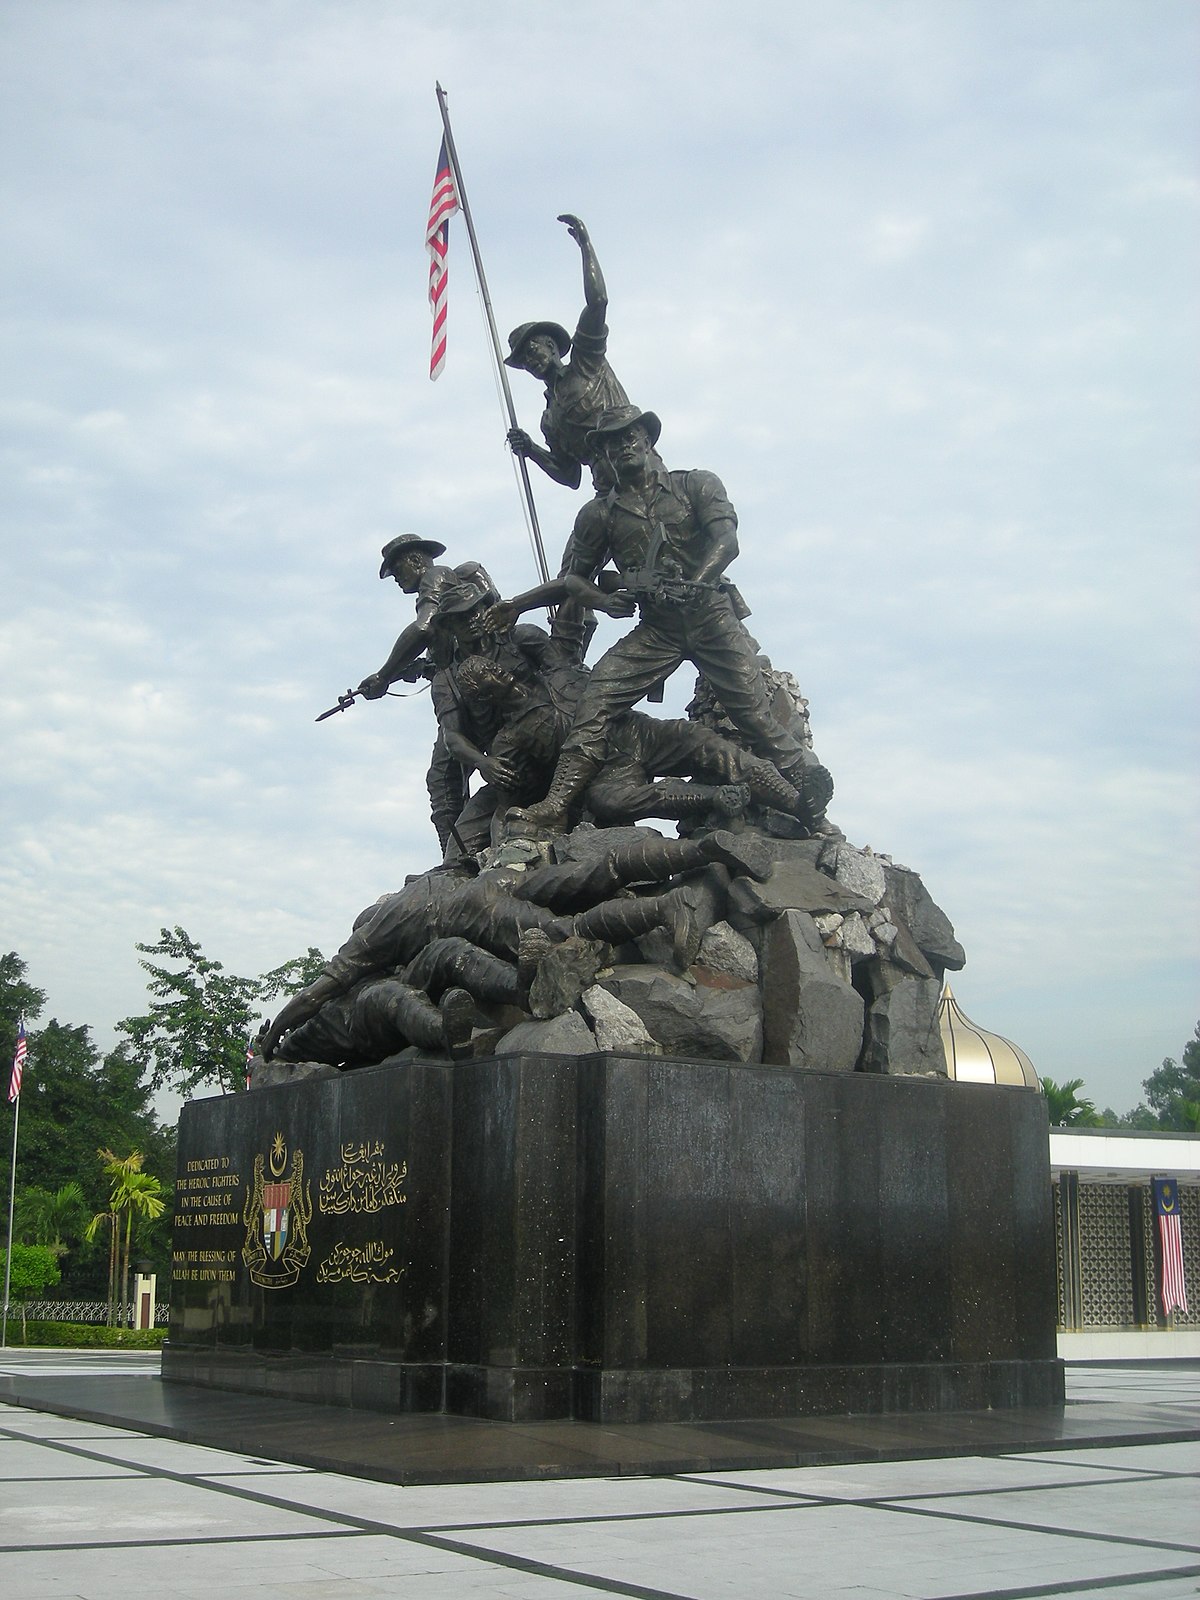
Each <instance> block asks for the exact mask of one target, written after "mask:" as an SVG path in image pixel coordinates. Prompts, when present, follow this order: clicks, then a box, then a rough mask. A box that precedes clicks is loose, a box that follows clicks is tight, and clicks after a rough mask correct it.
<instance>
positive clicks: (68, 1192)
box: [13, 1182, 87, 1260]
mask: <svg viewBox="0 0 1200 1600" xmlns="http://www.w3.org/2000/svg"><path fill="white" fill-rule="evenodd" d="M86 1226H87V1201H86V1200H85V1199H84V1198H83V1189H82V1188H81V1187H80V1185H79V1184H78V1183H75V1182H71V1183H64V1184H63V1185H62V1187H61V1188H60V1189H56V1190H55V1191H54V1192H53V1193H52V1192H51V1191H50V1190H49V1189H42V1188H40V1187H39V1186H38V1185H36V1184H33V1185H30V1186H29V1187H28V1188H25V1189H21V1190H20V1191H19V1192H18V1193H17V1195H16V1198H15V1203H14V1206H13V1232H14V1236H15V1237H16V1238H18V1239H19V1240H20V1241H21V1242H22V1243H23V1244H45V1245H49V1246H50V1248H51V1250H53V1251H54V1255H55V1259H56V1260H57V1259H58V1258H59V1257H61V1256H63V1255H65V1254H66V1252H67V1248H68V1246H67V1239H68V1238H70V1239H73V1240H75V1239H79V1238H81V1237H82V1235H83V1231H84V1228H85V1227H86Z"/></svg>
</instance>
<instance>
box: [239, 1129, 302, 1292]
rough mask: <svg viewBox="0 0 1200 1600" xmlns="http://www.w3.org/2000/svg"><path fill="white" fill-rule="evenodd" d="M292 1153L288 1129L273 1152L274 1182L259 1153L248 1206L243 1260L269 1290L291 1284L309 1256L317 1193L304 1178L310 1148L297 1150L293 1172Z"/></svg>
mask: <svg viewBox="0 0 1200 1600" xmlns="http://www.w3.org/2000/svg"><path fill="white" fill-rule="evenodd" d="M287 1158H288V1147H287V1144H286V1143H285V1141H284V1137H283V1134H282V1133H277V1134H276V1135H275V1138H274V1139H273V1141H272V1143H271V1149H270V1153H269V1156H268V1157H267V1159H268V1160H269V1161H270V1166H271V1175H270V1181H268V1179H267V1174H266V1163H265V1161H264V1158H263V1157H262V1156H261V1155H257V1156H255V1158H254V1183H253V1185H252V1187H251V1190H250V1193H249V1194H248V1195H247V1196H246V1204H245V1206H244V1207H243V1210H242V1221H243V1222H244V1223H245V1224H246V1240H245V1243H244V1244H243V1245H242V1260H243V1261H244V1262H245V1263H246V1266H247V1267H248V1268H249V1270H250V1281H251V1283H257V1284H258V1285H259V1287H260V1288H263V1289H287V1288H289V1287H290V1286H291V1285H292V1284H293V1283H295V1282H296V1280H297V1278H298V1277H299V1276H300V1270H301V1268H302V1267H303V1266H304V1264H305V1262H306V1261H307V1260H308V1257H309V1244H308V1224H309V1221H310V1219H311V1217H312V1194H311V1191H310V1188H309V1185H308V1184H307V1183H306V1182H305V1178H304V1153H303V1151H301V1150H296V1151H294V1152H293V1154H292V1170H291V1172H290V1173H289V1172H287ZM285 1173H287V1175H286V1177H285V1175H284V1174H285Z"/></svg>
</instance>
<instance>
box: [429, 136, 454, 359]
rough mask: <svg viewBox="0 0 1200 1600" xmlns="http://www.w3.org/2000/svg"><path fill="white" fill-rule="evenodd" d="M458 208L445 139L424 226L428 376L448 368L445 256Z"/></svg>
mask: <svg viewBox="0 0 1200 1600" xmlns="http://www.w3.org/2000/svg"><path fill="white" fill-rule="evenodd" d="M458 209H459V200H458V185H457V184H456V183H455V181H454V170H453V168H452V167H451V165H450V153H449V151H448V150H447V149H446V140H445V136H443V138H442V149H441V154H440V155H439V156H438V166H437V177H436V178H434V180H433V194H432V196H431V197H430V201H429V221H428V222H427V223H426V224H425V248H426V249H427V250H428V251H429V307H430V310H431V311H432V312H433V343H432V345H431V346H430V350H429V376H430V377H431V378H436V377H438V376H439V375H440V374H441V370H442V368H443V367H444V366H445V365H446V280H447V272H446V254H447V251H448V249H449V245H450V218H451V217H452V216H453V215H454V213H455V212H456V211H457V210H458Z"/></svg>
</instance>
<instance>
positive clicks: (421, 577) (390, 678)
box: [355, 533, 497, 850]
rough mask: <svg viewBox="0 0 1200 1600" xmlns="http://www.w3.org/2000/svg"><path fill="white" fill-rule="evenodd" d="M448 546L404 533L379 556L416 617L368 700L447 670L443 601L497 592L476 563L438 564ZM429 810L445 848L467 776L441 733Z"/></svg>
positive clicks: (372, 680)
mask: <svg viewBox="0 0 1200 1600" xmlns="http://www.w3.org/2000/svg"><path fill="white" fill-rule="evenodd" d="M445 551H446V546H445V545H444V544H440V543H439V542H438V541H437V540H436V539H422V538H421V537H420V535H419V534H415V533H402V534H400V535H399V536H398V537H397V538H395V539H389V540H388V542H387V544H385V545H384V547H383V549H382V551H381V552H380V554H381V556H382V557H383V559H382V561H381V563H380V567H379V576H380V577H381V578H384V579H387V578H390V579H392V580H393V581H394V582H395V583H397V584H398V585H399V587H400V588H401V589H402V590H403V591H404V593H405V594H413V595H416V597H417V600H416V607H417V614H416V617H415V618H414V619H413V621H412V622H410V623H409V624H408V626H407V627H406V628H405V629H404V630H403V632H402V633H401V634H400V637H399V638H398V639H397V640H396V642H395V644H394V645H393V646H392V649H391V652H390V654H389V655H388V658H387V660H386V661H385V662H384V664H383V665H382V666H381V667H380V668H379V669H378V671H377V672H371V673H368V674H367V676H366V677H365V678H364V679H363V680H362V682H361V683H360V684H359V686H358V689H357V690H356V691H355V692H356V693H358V694H361V695H362V696H363V697H364V698H365V699H367V700H378V699H381V698H382V696H383V695H385V694H386V693H387V691H388V687H389V685H390V684H393V683H397V682H400V681H406V682H409V683H411V682H414V681H415V680H416V678H417V677H419V676H421V675H422V674H423V673H424V675H429V673H430V672H431V671H434V670H436V669H437V668H439V667H443V666H445V665H446V664H447V663H448V662H449V660H450V658H451V655H452V653H453V640H452V638H451V637H450V635H449V633H448V631H447V629H446V627H445V625H444V620H443V616H442V601H443V598H444V597H445V596H446V595H448V594H453V593H457V592H459V591H460V590H461V589H462V587H463V585H464V584H468V583H469V584H474V585H475V586H476V587H477V589H478V591H479V593H480V595H484V594H491V595H495V594H496V593H497V591H496V588H495V585H494V584H493V583H492V580H491V578H490V577H489V576H488V573H487V570H486V568H484V567H483V566H481V564H480V563H479V562H478V561H464V562H461V563H460V564H459V565H458V566H456V567H443V566H438V565H437V563H436V557H438V556H440V555H444V554H445ZM425 785H426V788H427V789H428V791H429V809H430V816H431V819H432V821H433V826H434V829H435V831H436V833H437V836H438V843H439V845H440V846H441V848H442V849H443V850H445V849H446V847H447V845H448V843H449V842H450V839H451V837H452V833H453V827H454V820H455V818H456V817H457V816H458V814H459V812H460V811H461V810H462V808H463V806H464V805H465V804H466V799H467V774H466V773H465V772H464V771H463V769H462V766H461V764H460V763H459V762H458V761H457V760H456V758H455V757H454V756H453V755H452V754H451V752H450V751H449V750H448V749H447V746H446V741H445V738H444V737H443V735H442V732H441V730H440V729H439V732H438V737H437V739H436V741H435V742H434V746H433V752H432V754H431V756H430V762H429V771H428V772H427V773H426V776H425Z"/></svg>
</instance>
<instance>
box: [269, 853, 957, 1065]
mask: <svg viewBox="0 0 1200 1600" xmlns="http://www.w3.org/2000/svg"><path fill="white" fill-rule="evenodd" d="M706 838H709V839H710V840H711V839H716V840H717V841H720V840H726V841H729V839H730V838H731V836H730V835H727V834H715V835H713V834H709V835H706V834H704V833H703V832H702V833H699V834H697V835H696V836H695V838H694V841H693V842H694V843H695V842H697V841H698V842H699V845H700V849H701V850H702V851H703V850H705V849H707V850H708V851H709V854H710V856H711V857H712V861H710V862H708V863H698V864H693V870H691V871H685V872H683V873H678V874H674V875H672V876H670V877H666V878H663V879H661V880H657V881H646V879H645V877H644V875H643V876H642V877H640V878H639V877H638V875H637V873H636V872H634V874H633V880H634V881H632V882H630V883H627V884H626V885H625V886H624V887H622V888H621V889H619V890H618V891H616V894H617V898H615V899H613V900H609V901H606V902H605V904H604V905H603V906H600V907H597V908H596V910H595V911H591V912H588V913H587V915H586V916H584V917H580V916H576V917H575V918H574V919H573V921H569V919H564V918H559V919H558V921H559V922H561V923H563V924H564V926H563V927H558V926H550V927H549V930H548V931H547V930H546V929H542V928H532V929H530V930H527V931H526V932H524V933H522V934H520V936H519V939H518V940H517V943H516V947H515V949H514V950H512V951H511V952H509V955H510V960H509V962H508V964H507V967H506V970H508V971H509V972H510V973H511V984H510V991H511V992H508V993H507V995H506V998H505V1000H504V1001H503V1002H498V1001H496V1000H495V999H494V998H491V999H489V998H487V994H492V995H494V994H495V992H496V991H495V989H494V988H493V989H491V990H488V991H487V993H486V994H480V993H478V992H477V993H476V994H474V995H473V997H472V998H473V1002H474V1004H473V1007H472V1006H470V1005H468V1007H467V1010H468V1013H469V1015H468V1017H467V1019H466V1022H465V1025H464V1020H463V1015H462V1003H463V1002H464V1001H465V997H464V996H462V995H461V994H460V993H459V992H458V991H455V992H454V993H455V995H456V996H457V998H458V1000H459V1002H460V1004H459V1010H458V1012H457V1017H458V1026H457V1031H456V1033H455V1036H454V1037H453V1039H452V1040H449V1039H446V1040H435V1043H434V1045H433V1047H432V1048H431V1046H430V1044H429V1042H428V1040H426V1042H424V1043H410V1042H409V1040H408V1038H407V1037H406V1035H405V1033H404V1032H403V1027H404V1023H403V1020H399V1021H398V1022H397V1024H396V1026H395V1028H394V1029H393V1030H392V1031H391V1032H390V1033H389V1032H388V1029H387V1028H386V1026H385V1027H384V1028H383V1029H382V1031H381V1029H380V1026H379V1024H378V1019H376V1020H375V1025H374V1027H373V1030H372V1031H370V1032H369V1033H368V1034H367V1035H365V1036H360V1037H358V1039H357V1041H356V1050H351V1048H350V1047H349V1045H348V1044H347V1043H346V1042H345V1041H344V1039H343V1035H342V1033H341V1032H338V1033H337V1034H336V1035H335V1037H334V1043H333V1045H332V1047H330V1048H326V1049H324V1050H323V1051H322V1052H321V1053H322V1054H323V1056H324V1059H321V1060H314V1059H310V1058H306V1056H305V1041H306V1040H307V1039H309V1038H311V1037H312V1029H311V1028H310V1029H309V1030H308V1032H304V1031H301V1032H297V1033H294V1034H293V1035H292V1036H291V1042H292V1043H293V1046H294V1047H293V1048H292V1049H291V1050H290V1051H289V1049H288V1048H287V1046H288V1043H289V1041H288V1040H286V1039H285V1044H284V1049H283V1052H282V1055H281V1056H277V1057H276V1058H275V1059H272V1060H270V1061H264V1060H263V1059H262V1057H261V1056H257V1057H255V1058H254V1060H253V1061H252V1063H251V1087H253V1088H266V1087H271V1086H273V1085H276V1084H281V1083H288V1082H299V1081H302V1080H305V1079H308V1078H312V1077H322V1076H327V1075H330V1074H333V1073H335V1072H337V1071H339V1070H343V1069H344V1068H346V1067H347V1066H363V1065H374V1064H377V1063H379V1062H380V1061H395V1062H399V1061H404V1060H409V1059H413V1058H417V1057H419V1058H421V1059H434V1060H436V1059H447V1058H450V1057H452V1058H454V1059H458V1060H463V1059H470V1058H479V1057H484V1056H493V1055H509V1054H514V1053H521V1054H526V1053H530V1052H537V1053H549V1054H563V1055H572V1056H577V1055H581V1054H586V1053H588V1052H589V1051H613V1050H615V1051H620V1052H621V1053H622V1054H624V1055H663V1056H674V1057H687V1058H690V1059H693V1060H694V1059H700V1060H708V1061H728V1062H746V1063H757V1062H762V1063H765V1064H767V1065H775V1066H793V1067H807V1068H812V1069H814V1070H817V1071H825V1072H829V1071H834V1072H852V1071H856V1070H857V1071H860V1072H874V1073H888V1074H893V1075H911V1074H918V1075H931V1076H944V1074H945V1061H944V1057H943V1053H942V1045H941V1037H940V1031H939V1026H938V1016H937V1009H938V998H939V993H940V987H941V979H942V977H943V975H944V974H945V972H946V971H947V970H948V969H949V970H957V969H958V968H960V967H962V965H963V963H964V960H965V957H964V954H963V950H962V947H961V945H960V944H959V943H958V941H957V940H956V939H955V937H954V930H953V928H952V926H951V924H950V921H949V919H948V918H947V917H946V915H945V913H944V912H942V911H941V910H940V909H939V908H938V906H937V905H936V904H935V903H934V901H933V900H932V899H931V897H930V895H929V894H928V892H927V891H926V889H925V887H924V885H923V883H922V882H921V879H920V877H919V876H918V875H917V874H916V873H915V872H913V871H911V870H909V869H908V868H906V867H903V866H900V865H898V864H897V863H895V862H893V861H892V860H891V859H890V857H888V856H886V855H877V854H875V853H874V852H873V851H872V850H870V849H869V848H859V847H856V846H854V845H852V844H850V843H849V842H848V841H847V840H845V839H844V838H842V837H840V836H832V835H831V836H819V837H814V838H801V839H790V838H778V837H774V836H772V835H771V834H770V833H768V832H766V831H765V830H761V829H749V828H748V829H746V830H744V831H743V832H742V833H740V834H735V835H733V836H732V840H733V842H732V844H727V846H726V847H725V848H724V849H721V848H718V846H717V845H709V846H706V845H705V843H704V841H705V839H706ZM655 841H661V843H662V844H663V845H667V846H669V847H671V850H673V851H674V852H675V853H678V850H679V842H678V841H675V840H664V839H663V836H662V835H661V834H660V833H658V831H657V830H655V829H653V828H650V827H647V826H646V825H644V824H643V825H640V826H637V827H625V828H597V827H594V826H591V825H583V826H581V827H578V828H576V829H574V830H573V831H572V832H571V833H569V834H566V835H562V836H559V837H556V838H552V839H548V840H543V841H542V842H540V843H533V842H531V841H526V840H521V841H515V842H514V843H511V844H508V845H504V846H501V847H500V848H499V849H498V850H494V851H491V852H488V853H487V854H486V856H485V858H484V859H485V860H486V861H488V862H489V864H488V865H487V866H486V867H485V868H484V870H483V872H482V873H481V874H480V875H479V876H478V877H477V878H476V880H475V883H474V886H473V887H472V888H471V889H470V891H469V892H470V893H471V894H472V895H473V896H474V897H475V898H476V899H478V894H479V891H480V890H482V889H484V888H486V887H487V885H486V883H485V882H484V881H483V880H486V879H488V877H489V876H492V877H494V878H495V879H496V880H497V883H499V884H502V885H503V891H504V895H505V897H506V898H507V896H508V894H509V891H513V892H515V893H516V894H518V895H519V894H520V893H521V892H522V879H523V878H524V879H525V882H526V883H527V884H528V886H529V887H531V888H532V887H533V875H535V874H540V876H541V877H543V878H544V877H546V876H547V873H546V872H545V871H543V870H542V869H543V868H545V867H546V866H547V864H549V865H550V868H551V875H553V868H554V867H558V868H561V869H563V871H564V872H566V871H568V870H569V869H571V868H572V867H575V868H579V869H581V870H585V871H586V870H587V869H588V868H589V865H595V864H596V863H600V862H613V861H619V860H623V859H625V858H626V857H629V856H630V855H632V856H634V857H635V858H639V857H644V856H645V855H646V852H647V850H649V851H650V852H651V856H650V858H649V859H654V856H653V852H654V851H655V850H657V849H658V846H657V845H656V844H655ZM670 853H671V851H668V852H667V854H670ZM714 863H715V864H714ZM427 876H428V875H427ZM464 892H468V891H467V890H466V889H465V887H464ZM576 903H578V902H572V904H576ZM654 907H662V908H663V910H662V918H661V922H660V923H659V925H656V926H653V927H650V928H649V931H646V932H643V933H641V934H639V935H638V936H637V937H635V938H631V939H627V940H624V941H623V942H620V941H619V935H620V933H621V931H622V929H623V927H624V925H625V923H626V922H629V923H630V924H631V925H632V926H634V927H636V926H638V925H639V924H640V923H644V922H646V921H647V920H648V918H649V917H650V916H651V914H652V913H651V910H650V908H654ZM546 915H548V913H547V914H546ZM589 919H590V920H589ZM551 921H553V919H551ZM360 922H361V919H360ZM573 929H579V930H581V931H572V930H573ZM471 931H472V932H475V930H474V928H472V930H471ZM597 931H599V932H600V933H602V934H603V935H605V937H600V938H597V937H588V934H589V933H595V932H597ZM509 937H512V935H511V934H510V935H509ZM614 940H618V942H616V943H614V942H613V941H614ZM347 948H348V947H347ZM492 948H493V951H499V952H501V954H500V955H499V956H498V957H497V956H487V957H485V958H484V959H485V960H491V961H492V962H493V965H494V966H499V965H500V962H501V960H502V959H503V945H502V944H500V945H497V944H495V943H493V946H492ZM335 964H336V963H335ZM412 965H413V964H409V966H407V967H406V966H405V965H404V964H403V963H398V962H394V961H390V962H388V964H387V966H386V967H384V966H382V965H381V966H380V967H379V968H377V970H378V971H390V970H394V971H395V973H396V975H397V977H403V976H404V975H405V973H406V972H407V973H410V974H411V972H412ZM409 981H410V982H411V981H414V980H413V979H412V978H411V977H410V980H409ZM454 981H456V982H459V981H462V982H465V983H466V985H467V987H468V988H470V986H471V977H470V974H468V975H467V976H466V977H461V976H460V977H456V978H455V980H454ZM428 987H429V989H430V991H431V993H432V994H433V995H434V997H435V998H436V990H435V988H434V985H432V984H429V985H428ZM420 999H421V1002H422V1004H424V1005H425V1007H426V1011H427V1012H429V1014H430V1015H433V1012H432V1006H431V1003H430V1002H428V1001H427V999H426V996H425V994H424V993H422V994H421V996H420ZM339 1003H340V1004H342V1005H343V1008H344V1007H345V1002H344V1001H341V1002H339ZM440 1004H441V1007H442V1011H443V1013H445V1011H446V1009H447V1002H446V999H445V998H444V997H443V998H442V999H441V1001H440ZM434 1024H435V1028H436V1024H437V1018H436V1016H435V1017H434ZM318 1035H319V1030H318ZM339 1041H341V1042H340V1044H339ZM439 1043H440V1044H441V1045H442V1048H440V1049H439V1048H438V1044H439ZM289 1055H290V1057H291V1059H284V1057H288V1056H289Z"/></svg>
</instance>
